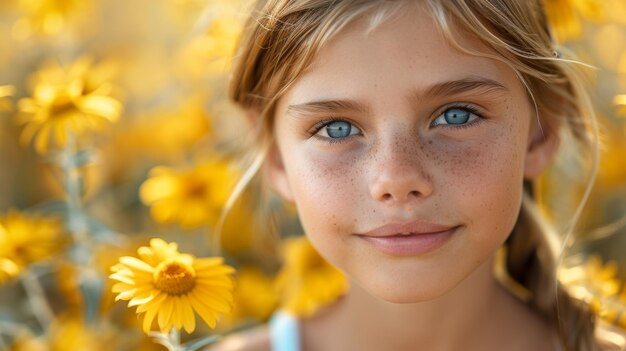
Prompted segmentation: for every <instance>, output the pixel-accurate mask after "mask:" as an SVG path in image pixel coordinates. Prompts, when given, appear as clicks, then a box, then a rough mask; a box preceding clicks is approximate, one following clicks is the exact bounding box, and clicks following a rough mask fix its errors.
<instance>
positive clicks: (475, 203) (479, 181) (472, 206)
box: [430, 139, 523, 226]
mask: <svg viewBox="0 0 626 351" xmlns="http://www.w3.org/2000/svg"><path fill="white" fill-rule="evenodd" d="M511 144H515V142H513V143H507V142H505V141H504V140H498V139H495V140H490V141H488V142H484V141H483V142H476V143H466V144H463V146H462V147H458V146H459V145H456V147H455V146H454V145H447V146H442V145H440V147H439V148H438V149H437V150H436V151H435V150H432V149H431V152H430V153H431V157H432V159H433V160H436V164H437V174H436V175H435V177H434V178H435V179H436V182H438V189H439V191H440V192H443V194H442V195H443V197H444V198H445V199H447V201H450V202H451V203H453V204H454V205H452V206H458V207H459V210H462V211H461V212H460V213H461V215H462V216H466V218H463V219H464V220H466V221H468V222H470V223H472V222H478V221H484V220H490V221H493V220H496V221H498V220H500V219H501V220H502V221H503V223H502V224H501V226H508V224H509V223H510V217H511V216H513V217H515V216H516V214H517V207H518V203H519V201H520V195H521V189H522V182H523V153H522V150H523V149H522V148H520V147H517V146H515V145H511Z"/></svg>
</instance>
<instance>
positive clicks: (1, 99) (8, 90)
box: [0, 85, 15, 112]
mask: <svg viewBox="0 0 626 351" xmlns="http://www.w3.org/2000/svg"><path fill="white" fill-rule="evenodd" d="M13 94H15V88H14V87H13V86H11V85H0V112H6V111H10V110H11V106H12V104H11V101H10V100H9V99H8V97H9V96H13Z"/></svg>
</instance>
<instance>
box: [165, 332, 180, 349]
mask: <svg viewBox="0 0 626 351" xmlns="http://www.w3.org/2000/svg"><path fill="white" fill-rule="evenodd" d="M168 338H169V340H170V343H171V345H172V349H171V351H183V347H182V346H181V344H180V330H178V329H176V328H172V329H170V332H169V334H168Z"/></svg>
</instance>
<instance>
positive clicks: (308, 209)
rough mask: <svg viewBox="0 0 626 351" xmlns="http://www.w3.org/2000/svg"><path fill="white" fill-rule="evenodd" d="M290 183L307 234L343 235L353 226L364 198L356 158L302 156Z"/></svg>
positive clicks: (293, 169)
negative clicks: (334, 233) (327, 232)
mask: <svg viewBox="0 0 626 351" xmlns="http://www.w3.org/2000/svg"><path fill="white" fill-rule="evenodd" d="M292 162H293V163H291V165H292V166H295V167H293V168H292V169H291V172H290V183H291V185H292V191H293V193H294V197H295V201H296V204H297V206H298V210H299V215H300V219H301V221H302V224H303V226H304V227H305V229H306V230H307V231H317V230H324V231H328V230H332V231H340V230H342V228H346V227H349V226H350V225H351V223H353V218H356V217H355V211H357V206H356V204H358V203H362V202H363V201H362V200H363V199H364V196H365V195H366V194H365V193H364V192H363V188H362V186H361V182H362V180H361V179H360V175H361V174H362V172H361V170H360V168H359V162H358V159H357V157H354V156H345V155H343V156H341V157H339V156H337V155H331V154H321V155H320V154H312V153H299V156H298V157H296V158H294V159H293V160H292Z"/></svg>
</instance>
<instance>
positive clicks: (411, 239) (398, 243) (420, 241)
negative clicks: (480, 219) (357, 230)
mask: <svg viewBox="0 0 626 351" xmlns="http://www.w3.org/2000/svg"><path fill="white" fill-rule="evenodd" d="M456 229H457V227H454V228H451V229H449V230H446V231H443V232H436V233H426V234H410V235H394V236H384V237H373V236H361V238H363V239H364V240H365V241H367V242H369V243H370V244H372V245H374V247H376V248H377V249H378V250H380V251H382V252H383V253H385V254H388V255H392V256H418V255H423V254H426V253H429V252H432V251H434V250H436V249H437V248H439V247H441V246H442V245H443V244H445V243H446V242H447V241H448V240H449V239H450V237H452V234H454V232H455V231H456Z"/></svg>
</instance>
